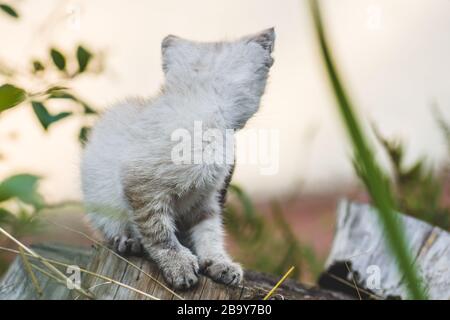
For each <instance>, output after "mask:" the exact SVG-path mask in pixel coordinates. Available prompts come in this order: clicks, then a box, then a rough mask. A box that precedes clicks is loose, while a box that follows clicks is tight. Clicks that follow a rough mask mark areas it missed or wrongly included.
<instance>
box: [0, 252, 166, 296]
mask: <svg viewBox="0 0 450 320" xmlns="http://www.w3.org/2000/svg"><path fill="white" fill-rule="evenodd" d="M0 250H4V251H9V252H13V253H19V251H17V250H14V249H11V248H4V247H0ZM25 255H29V256H32V257H33V258H36V259H39V258H38V257H35V256H33V255H31V254H27V253H25ZM39 261H40V262H42V263H44V261H45V262H46V263H48V264H50V263H54V264H56V265H60V266H63V267H70V265H69V264H67V263H64V262H60V261H56V260H53V259H47V258H44V257H40V259H39ZM79 269H80V271H81V272H84V273H86V274H89V275H91V276H94V277H97V278H100V279H102V280H105V281H109V282H112V283H114V284H116V285H118V286H120V287H124V288H126V289H129V290H131V291H134V292H136V293H139V294H141V295H143V296H146V297H147V298H150V299H153V300H160V299H159V298H156V297H154V296H152V295H150V294H148V293H146V292H144V291H142V290H139V289H136V288H134V287H131V286H129V285H127V284H125V283H122V282H120V281H117V280H114V279H111V278H109V277H107V276H104V275H101V274H98V273H95V272H92V271H89V270H86V269H83V268H79ZM63 283H64V282H63Z"/></svg>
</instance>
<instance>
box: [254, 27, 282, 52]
mask: <svg viewBox="0 0 450 320" xmlns="http://www.w3.org/2000/svg"><path fill="white" fill-rule="evenodd" d="M247 42H255V43H257V44H259V45H260V46H261V47H263V48H264V49H265V50H268V51H269V52H272V51H273V47H274V44H275V28H273V27H272V28H269V29H266V30H263V31H261V32H259V33H257V34H255V35H252V36H249V37H247Z"/></svg>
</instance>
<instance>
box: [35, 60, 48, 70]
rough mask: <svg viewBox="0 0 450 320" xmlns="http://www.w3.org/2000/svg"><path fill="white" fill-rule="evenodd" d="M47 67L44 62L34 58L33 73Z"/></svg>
mask: <svg viewBox="0 0 450 320" xmlns="http://www.w3.org/2000/svg"><path fill="white" fill-rule="evenodd" d="M44 70H45V67H44V65H43V64H42V62H40V61H39V60H34V61H33V73H37V72H40V71H44Z"/></svg>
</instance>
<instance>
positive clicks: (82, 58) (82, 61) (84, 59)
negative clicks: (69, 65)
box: [77, 46, 92, 73]
mask: <svg viewBox="0 0 450 320" xmlns="http://www.w3.org/2000/svg"><path fill="white" fill-rule="evenodd" d="M91 58H92V53H90V52H89V51H88V50H86V48H84V47H83V46H78V49H77V60H78V72H79V73H82V72H84V71H85V70H86V68H87V66H88V64H89V61H90V60H91Z"/></svg>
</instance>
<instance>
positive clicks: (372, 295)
mask: <svg viewBox="0 0 450 320" xmlns="http://www.w3.org/2000/svg"><path fill="white" fill-rule="evenodd" d="M325 273H326V274H327V275H328V276H330V277H331V278H333V279H334V280H336V281H338V282H340V283H342V284H345V285H346V286H349V287H351V288H353V284H352V283H350V282H348V281H347V280H345V279H342V278H339V277H338V276H335V275H334V274H332V273H329V272H325ZM358 288H359V287H358ZM359 291H361V292H362V293H365V294H367V295H368V296H370V297H372V298H374V299H377V300H384V298H383V297H380V296H377V295H376V294H373V293H371V292H369V291H367V290H364V289H363V288H359Z"/></svg>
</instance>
